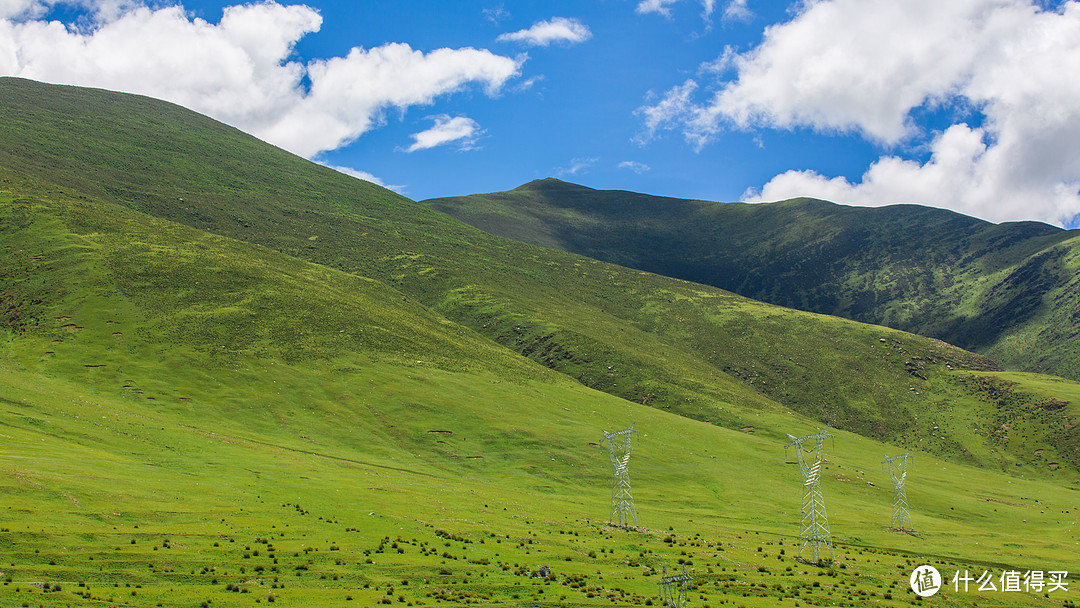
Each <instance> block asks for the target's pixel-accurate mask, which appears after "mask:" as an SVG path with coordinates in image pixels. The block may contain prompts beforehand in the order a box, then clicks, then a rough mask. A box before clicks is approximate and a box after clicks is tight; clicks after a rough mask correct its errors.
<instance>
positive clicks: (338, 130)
mask: <svg viewBox="0 0 1080 608" xmlns="http://www.w3.org/2000/svg"><path fill="white" fill-rule="evenodd" d="M4 1H6V2H11V0H0V2H4ZM23 4H26V3H25V2H23ZM75 4H78V3H75ZM96 5H98V6H101V7H106V6H109V7H120V9H118V12H117V14H115V15H112V16H110V14H109V13H108V12H99V13H98V14H97V18H98V19H99V20H101V21H100V22H96V23H94V24H93V25H92V27H90V28H89V31H85V32H84V31H81V30H82V29H86V28H80V30H76V29H75V28H69V27H65V26H64V25H62V24H61V23H59V22H45V21H41V20H34V19H29V20H22V21H14V20H11V19H0V74H3V75H10V76H20V77H24V78H30V79H34V80H40V81H45V82H55V83H64V84H75V85H82V86H94V87H101V88H106V89H112V90H119V91H127V92H132V93H141V94H145V95H150V96H153V97H158V98H162V99H167V100H169V101H172V102H175V103H178V104H180V105H183V106H186V107H188V108H191V109H193V110H196V111H198V112H202V113H205V114H208V115H210V116H212V117H214V118H217V119H218V120H222V121H223V122H227V123H229V124H232V125H234V126H236V127H239V128H241V129H243V130H245V131H248V132H250V133H253V134H254V135H256V136H258V137H260V138H262V139H265V140H267V141H269V142H271V143H274V144H276V145H279V146H281V147H283V148H286V149H288V150H290V151H292V152H295V153H297V154H300V155H302V156H306V157H311V156H314V155H316V154H318V153H319V152H322V151H326V150H332V149H335V148H338V147H340V146H342V145H344V144H347V143H348V142H350V141H352V140H354V139H355V138H356V137H358V136H360V135H362V134H363V133H365V132H366V131H368V130H369V129H371V128H373V127H375V126H376V125H378V124H379V123H380V122H381V121H382V120H383V118H382V113H383V112H384V111H385V110H386V109H389V108H396V109H399V110H402V111H403V110H405V109H406V108H408V107H409V106H414V105H428V104H431V103H433V102H434V101H435V99H436V98H437V97H439V96H441V95H446V94H449V93H453V92H456V91H459V90H462V89H463V88H465V87H467V86H469V85H472V84H479V85H482V86H483V87H484V88H485V89H486V90H487V92H488V93H489V94H494V93H495V92H497V91H498V90H499V89H500V88H501V87H502V86H503V84H504V83H505V82H506V81H507V80H509V79H511V78H513V77H516V76H517V75H518V74H519V70H520V61H518V60H515V59H511V58H508V57H503V56H500V55H496V54H494V53H491V52H490V51H487V50H477V49H472V48H463V49H438V50H435V51H431V52H429V53H422V52H420V51H417V50H414V49H412V48H411V47H409V45H407V44H385V45H383V46H379V47H375V48H372V49H363V48H353V49H352V50H351V51H350V52H349V53H348V55H347V56H345V57H333V58H329V59H318V60H314V61H311V62H310V63H308V64H307V65H304V64H301V63H299V62H297V61H295V60H290V58H291V57H292V56H293V55H292V54H293V49H294V47H295V45H296V43H297V42H298V41H299V40H300V39H301V38H303V37H304V36H305V35H307V34H309V33H312V32H317V31H318V30H319V28H320V27H321V25H322V17H321V16H320V15H319V13H318V12H317V11H316V10H314V9H312V8H310V7H307V6H300V5H294V6H283V5H280V4H277V3H276V2H264V3H260V4H244V5H237V6H230V7H227V8H226V9H225V11H224V14H223V16H222V19H221V21H220V22H219V23H217V24H212V23H208V22H206V21H204V20H202V19H197V18H190V17H189V16H188V14H187V13H185V12H184V10H183V8H182V7H178V6H172V7H166V8H161V9H157V10H152V9H150V8H147V7H137V8H130V9H125V8H124V7H125V6H127V3H126V2H123V1H122V0H117V1H114V2H105V3H102V2H98V3H96ZM5 6H6V5H5ZM305 77H306V79H307V81H308V82H309V83H310V86H309V87H305V82H304V81H305Z"/></svg>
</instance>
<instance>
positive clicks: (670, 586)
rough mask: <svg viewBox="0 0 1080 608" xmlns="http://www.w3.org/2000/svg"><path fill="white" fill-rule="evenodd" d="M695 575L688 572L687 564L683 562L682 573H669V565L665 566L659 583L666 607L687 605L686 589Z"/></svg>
mask: <svg viewBox="0 0 1080 608" xmlns="http://www.w3.org/2000/svg"><path fill="white" fill-rule="evenodd" d="M693 581H694V577H693V576H690V575H689V574H687V573H686V564H683V567H682V574H672V575H670V576H669V575H668V573H667V566H664V574H663V576H662V577H661V579H660V582H659V583H657V584H658V585H659V586H660V597H661V599H662V601H663V602H664V608H684V607H685V606H686V590H687V589H689V588H690V583H692V582H693Z"/></svg>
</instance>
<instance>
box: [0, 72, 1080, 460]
mask: <svg viewBox="0 0 1080 608" xmlns="http://www.w3.org/2000/svg"><path fill="white" fill-rule="evenodd" d="M0 107H3V108H4V116H5V121H4V123H3V125H0V167H3V168H5V169H7V170H9V171H11V172H12V178H11V180H12V181H15V180H16V179H19V178H21V177H20V176H22V177H25V179H32V180H34V181H35V182H40V183H42V184H45V185H46V186H42V187H54V188H57V189H58V190H57V191H58V192H60V193H63V195H64V196H67V197H71V198H75V199H78V198H80V197H84V198H86V199H88V200H100V201H102V202H104V203H109V204H114V205H119V206H121V207H124V208H127V209H130V210H135V211H138V212H141V213H144V214H148V215H151V216H154V217H157V218H160V219H165V220H169V221H172V222H177V223H179V224H184V225H187V226H190V227H194V228H197V229H200V230H206V231H209V232H211V233H214V234H218V235H222V236H226V237H229V238H232V239H235V240H238V241H244V242H248V243H252V244H257V245H261V246H264V247H268V248H270V249H272V250H275V251H277V252H279V253H284V254H286V255H288V256H293V257H297V258H300V259H303V260H307V261H310V262H315V263H318V264H322V265H326V266H328V267H330V268H334V269H337V270H341V271H345V272H347V273H350V274H354V275H357V276H361V277H367V278H370V279H373V280H375V281H379V282H381V283H384V284H386V285H388V286H390V287H392V288H394V289H396V290H398V291H399V292H401V293H402V294H403V297H404V298H406V300H408V301H409V302H415V303H417V304H420V305H422V306H423V307H425V308H426V309H427V310H428V311H429V312H430V313H433V314H435V315H442V316H444V317H445V318H446V319H448V320H449V321H452V322H455V323H459V324H461V325H463V326H465V327H468V328H470V329H472V330H473V331H475V332H477V333H478V334H481V335H483V336H486V337H487V338H488V339H489V340H491V341H493V342H495V343H497V344H501V345H503V346H505V347H507V348H509V349H511V350H513V351H515V352H517V353H520V354H521V355H524V356H526V357H528V358H530V359H533V360H534V361H537V362H540V363H542V364H543V365H545V366H547V367H549V368H551V369H554V370H556V371H558V372H561V373H563V374H565V375H567V376H569V377H571V378H573V379H575V380H577V381H579V382H581V383H582V384H585V385H586V386H589V387H591V388H595V389H598V390H601V391H604V392H607V393H609V394H612V395H616V396H619V397H622V398H624V399H627V400H629V401H633V402H636V403H640V404H647V405H649V406H652V407H656V408H659V409H663V410H668V411H671V412H674V413H678V414H680V415H683V416H687V417H690V418H695V419H698V420H706V421H710V422H712V423H714V424H719V425H722V426H726V427H728V428H735V429H739V428H747V429H751V428H755V427H758V424H759V421H760V420H761V418H760V417H761V415H762V414H763V413H764V412H773V413H786V412H789V411H791V412H797V413H799V414H802V415H804V416H807V417H809V418H811V419H814V420H821V421H824V422H828V423H830V424H833V425H834V426H836V427H839V428H843V429H846V430H851V431H854V432H858V433H861V434H864V435H867V436H872V437H876V438H880V439H883V440H888V441H893V442H896V443H898V444H901V445H920V446H922V447H924V449H927V450H930V451H932V452H933V453H936V454H940V455H942V456H943V457H946V458H951V459H956V460H960V461H965V462H973V463H979V464H981V465H983V466H993V467H1003V468H1006V469H1008V467H1007V466H1006V465H1007V464H1009V463H1012V462H1021V463H1029V464H1031V465H1033V466H1035V467H1036V469H1034V470H1040V469H1039V467H1040V466H1045V462H1048V461H1046V460H1045V459H1047V458H1051V457H1054V454H1053V453H1051V452H1048V451H1043V452H1039V453H1035V452H1034V451H1033V450H1032V449H1030V444H1031V443H1032V442H1037V441H1040V440H1041V439H1040V438H1045V437H1047V436H1048V434H1051V435H1053V436H1054V437H1057V439H1055V442H1054V445H1055V446H1057V447H1055V448H1054V449H1055V450H1060V451H1061V453H1062V454H1063V456H1062V457H1061V458H1059V459H1057V460H1056V462H1061V461H1062V459H1064V458H1066V457H1068V458H1072V457H1073V456H1071V455H1068V454H1069V448H1068V447H1067V446H1069V445H1072V442H1073V441H1074V440H1075V441H1080V438H1073V437H1072V435H1070V433H1072V432H1073V431H1071V430H1070V429H1072V428H1073V427H1072V426H1070V425H1069V424H1067V423H1065V422H1064V421H1065V420H1067V419H1068V416H1071V415H1072V414H1071V413H1070V412H1071V410H1068V409H1064V410H1062V409H1057V410H1052V411H1049V412H1048V413H1047V414H1046V415H1045V416H1042V415H1041V416H1034V415H1033V414H1031V413H1030V412H1029V411H1028V410H1029V409H1030V408H1028V409H1024V407H1026V406H1024V404H1026V403H1028V402H1029V401H1030V399H1027V398H1023V397H1018V398H1017V399H1015V400H1014V401H1015V403H1016V408H1017V409H1016V410H1015V412H1014V411H1012V410H1009V411H1008V412H1007V413H1002V412H999V411H998V410H997V409H996V403H997V401H999V399H998V398H996V397H991V396H988V394H986V393H985V392H980V391H978V390H974V389H972V386H971V385H970V383H969V382H967V380H965V379H964V378H962V377H960V376H957V375H956V373H955V372H954V371H953V370H960V369H967V370H993V369H996V366H995V364H994V363H993V362H992V361H990V360H988V359H986V358H983V357H980V356H978V355H974V354H972V353H968V352H965V351H962V350H960V349H957V348H954V347H951V346H949V345H947V344H945V343H942V342H939V341H936V340H929V339H926V338H920V337H918V336H914V335H911V334H905V333H901V332H898V331H895V330H888V329H885V328H883V327H877V326H869V325H864V324H860V323H856V322H853V321H848V320H843V319H839V318H835V317H827V316H821V315H816V314H811V313H803V312H798V311H795V310H791V309H784V308H779V307H776V306H772V305H768V304H762V303H760V302H755V301H753V300H748V299H746V298H743V297H740V296H736V295H732V294H730V293H727V292H724V291H721V290H719V289H716V288H712V287H707V286H703V285H699V284H694V283H687V282H685V281H680V280H677V279H671V278H667V277H663V276H659V275H656V274H650V273H643V272H639V271H634V270H629V269H627V268H624V267H621V266H616V265H612V264H607V263H603V262H598V261H595V260H592V259H589V258H583V257H580V256H577V255H573V254H569V253H564V252H559V251H552V250H548V249H543V248H539V247H535V246H532V245H527V244H522V243H518V242H515V241H511V240H508V239H504V238H501V237H495V236H491V235H488V234H486V233H484V232H481V231H479V230H477V229H475V228H472V227H469V226H467V225H465V224H463V223H461V222H459V221H457V220H454V219H452V218H450V217H448V216H446V215H443V214H441V213H437V212H435V211H432V210H430V209H428V208H426V207H425V206H423V205H419V204H417V203H415V202H413V201H410V200H408V199H406V198H404V197H401V196H399V195H396V194H394V193H392V192H390V191H388V190H385V189H382V188H379V187H377V186H375V185H372V184H368V183H366V182H362V181H358V180H355V179H353V178H350V177H347V176H344V175H342V174H340V173H337V172H335V171H332V170H329V169H327V168H325V167H321V166H318V165H315V164H312V163H310V162H308V161H306V160H304V159H301V158H298V157H296V156H293V155H291V154H288V153H286V152H284V151H281V150H279V149H276V148H273V147H271V146H268V145H266V144H263V143H261V142H259V141H258V140H256V139H254V138H252V137H250V136H247V135H244V134H243V133H240V132H239V131H237V130H235V129H230V128H228V127H224V126H222V125H220V124H219V123H216V122H214V121H212V120H210V119H207V118H205V117H202V116H199V115H197V114H194V113H192V112H189V111H187V110H184V109H183V108H180V107H178V106H174V105H170V104H166V103H162V102H158V101H154V100H150V99H147V98H143V97H137V96H131V95H121V94H115V93H108V92H104V91H96V90H86V89H78V88H72V87H56V86H48V85H42V84H38V83H32V82H28V81H21V80H15V79H0ZM16 200H18V199H17V198H16ZM17 298H18V296H14V297H12V298H11V299H12V300H13V301H14V300H15V299H17ZM34 299H35V298H33V297H22V298H21V300H20V301H22V302H26V301H30V302H32V301H33V300H34ZM31 306H32V304H31ZM230 310H231V309H230ZM239 310H243V309H242V307H241V308H240V309H239ZM237 314H239V313H237ZM19 315H20V316H25V315H24V314H23V313H19ZM227 318H230V319H233V318H239V319H242V318H243V316H242V315H239V316H238V317H227ZM436 318H437V317H436ZM9 323H10V321H9ZM342 329H343V330H345V328H342ZM207 331H211V332H212V331H214V330H213V329H212V328H208V329H207ZM223 337H224V336H223ZM312 339H314V338H312ZM222 346H225V347H226V349H225V350H228V349H229V348H231V347H230V346H229V343H228V341H226V343H225V344H223V345H222ZM403 352H405V353H407V352H408V350H407V349H405V350H403ZM425 356H431V355H425ZM439 358H440V357H439V356H438V354H437V353H436V356H435V359H436V360H438V359H439ZM442 358H444V359H445V358H450V359H453V358H454V357H450V356H449V355H443V356H442ZM1022 406H1023V407H1022ZM972 416H982V417H987V418H988V419H993V420H997V419H998V418H1001V417H1002V416H1005V418H1002V422H1001V424H1010V425H1012V426H1013V427H1014V428H1021V427H1023V428H1028V426H1030V432H1028V433H1026V434H1024V435H1022V436H1021V435H1020V434H1016V435H1015V436H1014V440H1013V441H1012V442H1011V443H1009V442H1007V443H1002V442H1001V441H1000V438H999V437H998V436H997V435H995V430H994V428H993V427H992V426H972V425H970V424H968V423H967V422H966V420H968V419H970V418H971V417H972ZM1014 418H1015V419H1014ZM920 419H921V420H924V421H925V420H928V419H933V420H934V425H933V426H928V425H926V424H924V423H921V422H919V420H920ZM1059 422H1061V424H1058V423H1059ZM939 429H942V430H939ZM758 432H767V433H775V434H776V436H777V437H778V438H782V437H783V436H784V435H783V432H782V431H781V430H780V429H759V430H758ZM1008 470H1012V469H1008ZM1041 470H1042V471H1044V472H1045V469H1041Z"/></svg>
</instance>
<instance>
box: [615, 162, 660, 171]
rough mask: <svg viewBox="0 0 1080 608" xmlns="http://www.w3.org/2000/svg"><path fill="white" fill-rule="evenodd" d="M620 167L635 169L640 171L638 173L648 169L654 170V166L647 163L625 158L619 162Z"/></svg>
mask: <svg viewBox="0 0 1080 608" xmlns="http://www.w3.org/2000/svg"><path fill="white" fill-rule="evenodd" d="M618 168H619V169H629V170H631V171H633V172H634V173H638V174H640V173H645V172H646V171H651V170H652V167H650V166H649V165H646V164H645V163H639V162H637V161H636V160H624V161H622V162H621V163H619V165H618Z"/></svg>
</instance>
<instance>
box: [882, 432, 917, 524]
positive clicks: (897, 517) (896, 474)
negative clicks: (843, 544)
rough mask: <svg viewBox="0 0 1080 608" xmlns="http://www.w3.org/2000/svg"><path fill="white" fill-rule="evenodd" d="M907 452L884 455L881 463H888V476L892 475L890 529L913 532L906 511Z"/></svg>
mask: <svg viewBox="0 0 1080 608" xmlns="http://www.w3.org/2000/svg"><path fill="white" fill-rule="evenodd" d="M907 459H908V452H904V453H903V454H901V455H899V456H888V455H886V456H885V460H882V461H881V464H883V465H888V467H889V476H890V477H892V483H893V489H894V490H896V493H895V494H894V495H893V503H892V529H893V530H896V531H897V532H909V533H910V532H915V526H913V525H912V524H911V513H909V512H908V505H907V490H905V489H904V482H905V481H907Z"/></svg>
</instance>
